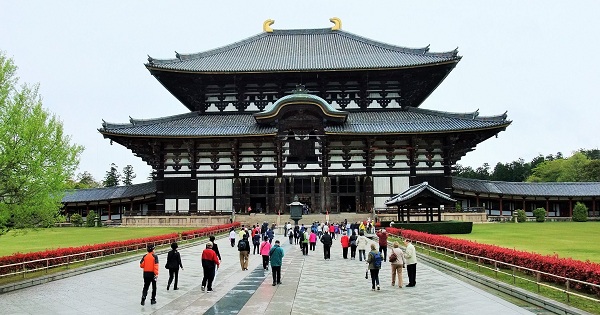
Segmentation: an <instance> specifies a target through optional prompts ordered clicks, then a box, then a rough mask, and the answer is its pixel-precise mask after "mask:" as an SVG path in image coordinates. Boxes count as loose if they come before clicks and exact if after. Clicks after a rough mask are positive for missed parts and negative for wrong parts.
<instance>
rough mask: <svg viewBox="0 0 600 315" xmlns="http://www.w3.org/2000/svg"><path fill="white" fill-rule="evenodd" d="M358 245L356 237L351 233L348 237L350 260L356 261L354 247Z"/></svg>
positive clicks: (354, 233)
mask: <svg viewBox="0 0 600 315" xmlns="http://www.w3.org/2000/svg"><path fill="white" fill-rule="evenodd" d="M357 244H358V236H356V232H354V231H352V235H351V236H350V260H356V245H357Z"/></svg>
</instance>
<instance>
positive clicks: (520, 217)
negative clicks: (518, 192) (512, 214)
mask: <svg viewBox="0 0 600 315" xmlns="http://www.w3.org/2000/svg"><path fill="white" fill-rule="evenodd" d="M525 221H527V213H526V212H525V210H521V209H519V210H517V222H525Z"/></svg>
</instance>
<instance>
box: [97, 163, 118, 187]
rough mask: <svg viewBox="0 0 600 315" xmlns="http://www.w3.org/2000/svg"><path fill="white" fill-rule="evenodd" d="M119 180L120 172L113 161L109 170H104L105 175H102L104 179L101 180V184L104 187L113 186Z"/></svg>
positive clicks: (116, 184)
mask: <svg viewBox="0 0 600 315" xmlns="http://www.w3.org/2000/svg"><path fill="white" fill-rule="evenodd" d="M120 181H121V174H120V173H119V170H118V169H117V166H116V165H115V163H111V164H110V170H108V171H106V175H105V176H104V180H103V181H102V185H104V187H115V186H119V182H120Z"/></svg>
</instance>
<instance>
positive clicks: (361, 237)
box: [356, 231, 369, 261]
mask: <svg viewBox="0 0 600 315" xmlns="http://www.w3.org/2000/svg"><path fill="white" fill-rule="evenodd" d="M368 246H369V240H368V239H367V237H366V236H365V232H364V231H360V232H359V233H358V239H357V240H356V248H357V249H358V260H360V261H363V259H367V257H366V252H367V248H368Z"/></svg>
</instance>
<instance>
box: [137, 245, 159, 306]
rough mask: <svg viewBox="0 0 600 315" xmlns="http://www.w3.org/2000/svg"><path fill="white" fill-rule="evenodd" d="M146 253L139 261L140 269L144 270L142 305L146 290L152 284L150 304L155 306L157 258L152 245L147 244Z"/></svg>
mask: <svg viewBox="0 0 600 315" xmlns="http://www.w3.org/2000/svg"><path fill="white" fill-rule="evenodd" d="M147 250H148V253H147V254H146V255H144V257H142V260H140V268H142V269H143V270H144V288H143V289H142V303H141V304H142V305H144V304H145V303H146V296H147V295H148V288H149V287H150V284H152V297H151V299H150V304H156V280H157V279H158V256H156V254H155V253H154V245H152V244H148V248H147Z"/></svg>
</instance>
